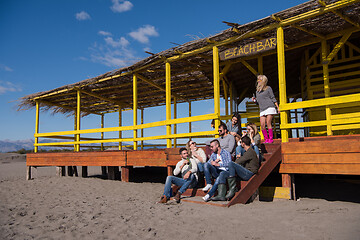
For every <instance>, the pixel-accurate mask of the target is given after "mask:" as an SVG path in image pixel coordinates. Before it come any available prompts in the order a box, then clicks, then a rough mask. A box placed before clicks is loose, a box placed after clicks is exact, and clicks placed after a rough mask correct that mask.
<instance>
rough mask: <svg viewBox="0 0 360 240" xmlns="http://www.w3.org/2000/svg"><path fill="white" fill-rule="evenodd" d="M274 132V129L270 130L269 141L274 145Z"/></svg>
mask: <svg viewBox="0 0 360 240" xmlns="http://www.w3.org/2000/svg"><path fill="white" fill-rule="evenodd" d="M273 139H274V132H273V130H272V128H271V129H269V140H268V143H273V142H274V140H273Z"/></svg>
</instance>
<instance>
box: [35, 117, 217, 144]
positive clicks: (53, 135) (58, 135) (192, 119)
mask: <svg viewBox="0 0 360 240" xmlns="http://www.w3.org/2000/svg"><path fill="white" fill-rule="evenodd" d="M216 118H217V114H215V113H212V114H206V115H199V116H193V117H185V118H177V119H170V120H164V121H158V122H152V123H146V124H140V125H134V126H122V127H110V128H94V129H83V130H73V131H61V132H49V133H36V134H34V136H35V138H39V137H42V138H48V137H51V138H60V139H61V138H62V139H64V138H65V139H70V137H64V136H63V135H79V134H87V133H104V132H121V131H131V130H133V131H134V130H138V129H145V128H152V127H160V126H168V125H172V124H180V123H189V122H196V121H204V120H212V119H216ZM216 133H217V132H216V131H202V132H191V133H177V134H166V135H158V136H149V137H134V138H112V139H94V140H90V139H89V138H87V139H86V140H85V139H84V138H81V139H84V140H83V141H81V140H80V139H79V140H75V141H68V142H53V143H35V144H34V146H36V147H37V146H55V145H72V144H90V143H108V142H125V141H146V140H160V139H173V138H186V137H198V136H209V135H211V136H213V135H215V134H216Z"/></svg>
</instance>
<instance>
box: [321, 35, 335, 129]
mask: <svg viewBox="0 0 360 240" xmlns="http://www.w3.org/2000/svg"><path fill="white" fill-rule="evenodd" d="M327 49H328V48H327V44H326V40H323V41H321V58H322V66H323V76H324V95H325V98H328V97H330V81H329V62H328V61H327V52H328V50H327ZM325 113H326V120H327V121H328V122H327V124H326V133H327V135H328V136H330V135H333V132H332V125H331V123H330V121H331V108H330V106H329V105H326V107H325Z"/></svg>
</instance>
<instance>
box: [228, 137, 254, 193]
mask: <svg viewBox="0 0 360 240" xmlns="http://www.w3.org/2000/svg"><path fill="white" fill-rule="evenodd" d="M241 146H242V147H243V148H244V150H245V153H244V154H243V155H242V156H241V157H239V158H237V159H236V160H235V162H230V163H229V177H228V179H227V181H228V184H229V192H228V193H227V195H226V196H225V198H226V199H231V198H232V197H233V196H234V195H235V193H236V191H237V189H236V174H237V175H238V176H239V177H240V178H241V180H243V181H248V180H249V179H250V178H251V177H252V176H253V175H254V174H256V173H257V172H258V170H259V167H260V164H259V159H258V157H257V154H256V152H255V151H254V149H253V148H252V147H251V140H250V138H249V137H248V136H243V137H242V138H241Z"/></svg>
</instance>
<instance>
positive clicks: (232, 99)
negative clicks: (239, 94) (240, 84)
mask: <svg viewBox="0 0 360 240" xmlns="http://www.w3.org/2000/svg"><path fill="white" fill-rule="evenodd" d="M229 91H230V114H232V113H233V112H234V94H233V91H234V87H233V83H232V82H231V83H230V90H229Z"/></svg>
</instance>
